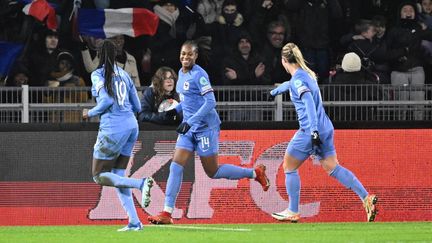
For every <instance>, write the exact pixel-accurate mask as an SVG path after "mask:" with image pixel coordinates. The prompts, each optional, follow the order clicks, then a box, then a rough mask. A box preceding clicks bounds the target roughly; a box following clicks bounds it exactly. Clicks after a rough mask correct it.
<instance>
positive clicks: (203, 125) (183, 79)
mask: <svg viewBox="0 0 432 243" xmlns="http://www.w3.org/2000/svg"><path fill="white" fill-rule="evenodd" d="M197 58H198V46H197V44H196V43H195V42H193V41H186V42H185V43H184V44H183V45H182V48H181V51H180V62H181V65H182V67H181V69H180V71H179V75H178V82H177V85H176V90H177V93H179V95H180V103H179V105H178V106H177V107H176V111H177V112H181V111H182V112H183V122H182V123H181V124H180V125H179V126H178V128H177V133H179V136H178V138H177V143H176V148H175V152H174V158H173V160H172V162H171V165H170V173H169V177H168V181H167V189H166V192H165V207H164V210H163V211H162V212H161V213H159V215H156V216H150V217H148V220H149V222H150V223H153V224H172V223H173V221H172V218H171V213H172V212H173V209H174V205H175V201H176V198H177V194H178V192H179V191H180V186H181V183H182V180H183V168H184V166H185V165H186V162H187V161H188V160H189V159H191V158H192V156H193V155H194V151H195V150H196V151H197V153H198V155H199V156H200V159H201V163H202V166H203V167H204V171H205V172H206V174H207V175H208V176H209V177H210V178H213V179H219V178H225V179H230V180H238V179H242V178H254V179H255V180H256V181H258V182H259V183H260V184H261V186H262V187H263V190H264V191H267V190H268V188H269V186H270V183H269V180H268V178H267V176H266V175H265V166H264V165H258V166H256V167H255V169H251V168H242V167H239V166H234V165H229V164H224V165H218V155H217V153H218V149H219V146H218V145H219V144H218V142H219V131H220V123H221V122H220V120H219V115H218V113H217V112H216V110H215V106H216V100H215V96H214V94H213V89H212V86H211V84H210V81H209V78H208V75H207V73H206V72H205V71H204V69H202V68H201V67H200V66H198V65H197V64H195V61H196V59H197Z"/></svg>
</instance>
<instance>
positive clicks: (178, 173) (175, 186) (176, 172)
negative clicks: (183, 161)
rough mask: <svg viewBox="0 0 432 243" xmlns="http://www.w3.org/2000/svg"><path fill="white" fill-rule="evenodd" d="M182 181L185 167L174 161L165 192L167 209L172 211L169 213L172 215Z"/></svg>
mask: <svg viewBox="0 0 432 243" xmlns="http://www.w3.org/2000/svg"><path fill="white" fill-rule="evenodd" d="M182 181H183V166H181V165H179V164H177V163H176V162H175V161H172V162H171V165H170V173H169V176H168V181H167V187H166V191H165V209H167V208H169V209H170V210H171V212H169V213H172V209H173V208H174V205H175V202H176V199H177V195H178V193H179V191H180V187H181V184H182Z"/></svg>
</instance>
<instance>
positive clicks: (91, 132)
mask: <svg viewBox="0 0 432 243" xmlns="http://www.w3.org/2000/svg"><path fill="white" fill-rule="evenodd" d="M335 126H336V128H337V129H336V134H335V145H336V149H337V153H338V157H339V160H340V162H341V164H342V165H343V166H346V167H347V168H349V169H350V170H352V171H353V172H354V173H355V174H356V175H357V177H358V178H359V179H360V180H361V181H362V182H363V184H364V185H365V187H366V188H367V189H368V190H369V191H370V192H371V193H376V194H377V195H379V199H380V201H379V204H378V206H379V215H378V216H377V221H431V220H432V180H431V177H430V172H431V171H432V162H431V156H430V155H431V154H432V147H431V146H429V145H430V144H432V127H431V125H430V123H429V124H428V123H424V122H410V123H400V122H398V123H351V124H347V123H335ZM140 127H141V129H140V130H141V131H140V136H139V139H138V141H137V143H136V145H135V147H134V155H133V157H131V160H130V163H129V165H128V168H127V174H128V175H129V176H131V177H133V178H142V177H146V176H153V177H154V178H155V180H156V182H157V185H156V186H155V187H154V189H153V191H152V203H151V205H150V206H149V207H148V208H146V209H144V208H142V207H141V205H140V204H139V201H140V200H139V199H140V198H141V194H140V192H139V191H138V190H135V189H134V191H133V196H134V198H135V204H136V207H137V209H138V214H139V217H140V218H141V219H142V221H143V222H146V218H147V216H148V215H153V214H156V213H158V212H159V211H161V210H162V208H163V201H164V192H165V187H166V181H167V177H168V172H169V163H170V159H171V156H172V152H173V149H174V145H175V140H176V134H175V132H174V127H169V126H168V127H167V126H156V125H152V124H147V123H145V124H144V123H143V124H140ZM296 127H297V124H295V123H277V122H269V123H227V124H223V127H222V128H223V129H222V131H221V136H220V154H219V155H220V159H219V161H220V163H221V164H223V163H230V164H236V165H241V166H244V167H248V168H252V167H253V166H254V165H256V164H261V163H262V164H264V165H266V167H267V174H268V177H269V179H270V182H271V187H270V189H269V191H267V192H263V191H262V189H261V186H260V185H259V184H258V183H257V182H255V181H253V180H247V179H243V180H240V181H230V180H225V179H220V180H211V179H209V178H208V177H207V176H206V175H205V173H204V171H203V169H202V166H201V164H200V160H199V158H198V157H195V158H194V159H193V160H192V161H190V162H189V163H188V164H187V166H186V168H185V171H184V180H183V185H182V189H181V191H180V194H179V197H178V200H177V204H176V209H175V211H174V214H173V216H174V218H175V219H176V220H175V223H176V224H184V223H210V224H213V223H272V222H276V221H275V220H273V219H272V218H271V216H270V213H272V212H278V211H281V210H283V209H285V208H286V207H287V195H286V192H285V188H284V174H283V171H282V165H281V162H282V159H283V155H284V152H285V149H286V145H287V143H288V141H289V140H290V138H291V137H292V136H293V134H294V133H295V131H296V130H295V129H296ZM389 127H392V128H389ZM96 134H97V124H92V123H83V124H0V144H2V146H0V155H1V156H0V178H1V181H0V192H1V197H0V225H80V224H124V223H126V222H127V221H126V218H127V215H126V213H125V212H124V211H123V209H122V208H121V205H120V202H119V200H118V198H117V196H116V194H115V190H114V189H113V188H108V187H101V186H99V185H97V184H95V183H94V182H93V181H92V179H91V159H92V147H93V144H94V142H95V140H96ZM299 172H300V175H301V178H302V191H301V206H300V211H301V214H302V216H303V218H302V222H348V221H349V222H352V221H354V222H357V221H365V220H366V214H365V212H364V209H363V207H362V204H361V202H360V199H359V198H358V197H357V196H356V195H355V194H354V193H353V192H351V191H350V190H347V189H345V188H344V187H343V186H342V185H340V184H338V183H337V182H336V181H335V180H334V179H333V178H331V177H329V176H328V175H326V173H325V172H324V171H323V169H321V168H320V166H319V164H316V163H314V162H313V161H310V160H308V161H306V162H305V164H304V165H303V166H302V167H301V168H300V170H299Z"/></svg>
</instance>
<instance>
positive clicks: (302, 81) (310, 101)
mask: <svg viewBox="0 0 432 243" xmlns="http://www.w3.org/2000/svg"><path fill="white" fill-rule="evenodd" d="M282 65H283V66H284V68H285V70H286V71H287V72H289V73H290V74H291V76H292V78H291V80H290V81H287V82H284V83H283V84H281V85H280V86H279V87H277V88H276V89H273V90H272V91H270V95H271V96H276V95H279V94H282V93H284V92H286V91H289V93H290V97H291V100H292V102H293V103H294V106H295V109H296V112H297V115H298V120H299V124H300V129H299V130H298V131H297V132H296V134H295V135H294V137H293V138H292V139H291V141H290V142H289V144H288V147H287V149H286V152H285V156H284V163H283V168H284V171H285V186H286V190H287V194H288V199H289V207H288V208H287V209H286V210H284V211H282V212H280V213H273V214H272V216H273V217H274V218H275V219H278V220H281V221H291V222H297V221H298V220H299V219H300V214H299V203H300V177H299V174H298V172H297V169H298V168H299V167H300V166H301V165H302V163H303V162H304V161H305V160H306V159H307V158H308V157H309V156H310V155H314V156H316V158H317V159H319V161H320V163H321V165H322V167H323V168H324V170H325V171H326V172H327V173H328V174H329V175H330V176H332V177H334V178H335V179H336V180H338V181H339V182H340V183H342V184H343V185H344V186H345V187H347V188H349V189H351V190H353V191H354V192H355V193H356V194H357V195H358V196H359V197H360V199H361V200H363V206H364V208H365V209H366V213H367V220H368V221H369V222H371V221H374V219H375V215H376V213H377V209H376V206H375V204H376V203H377V201H378V198H377V197H376V196H375V195H369V194H368V192H367V191H366V189H365V188H364V187H363V185H362V184H361V182H360V181H359V180H358V179H357V177H356V176H355V175H354V174H353V173H352V172H351V171H349V170H348V169H346V168H344V167H342V166H341V165H339V162H338V159H337V156H336V150H335V147H334V144H333V133H334V128H333V124H332V122H331V121H330V119H329V118H328V116H327V114H326V113H325V111H324V107H323V104H322V100H321V94H320V90H319V87H318V83H317V79H316V75H315V73H314V72H313V71H312V70H310V69H309V68H308V67H307V66H306V64H305V61H304V58H303V55H302V53H301V52H300V49H299V48H298V47H297V46H296V45H295V44H293V43H288V44H286V45H285V46H284V47H283V49H282Z"/></svg>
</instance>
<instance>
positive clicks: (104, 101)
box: [88, 66, 141, 133]
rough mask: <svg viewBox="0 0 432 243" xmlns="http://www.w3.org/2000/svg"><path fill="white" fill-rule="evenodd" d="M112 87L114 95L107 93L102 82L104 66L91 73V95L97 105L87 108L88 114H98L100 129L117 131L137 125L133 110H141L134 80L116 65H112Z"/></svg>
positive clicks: (103, 79)
mask: <svg viewBox="0 0 432 243" xmlns="http://www.w3.org/2000/svg"><path fill="white" fill-rule="evenodd" d="M114 72H115V74H114V75H113V78H112V87H113V93H114V97H111V96H109V95H108V92H107V90H106V89H105V86H104V83H105V82H106V80H105V78H104V68H103V67H102V68H99V69H96V70H95V71H93V72H92V74H91V80H92V89H91V91H92V95H93V97H96V102H97V105H96V106H95V107H93V109H91V110H89V112H88V116H89V117H92V116H97V115H99V116H100V130H101V131H103V132H107V133H118V132H122V131H126V130H129V129H132V128H135V127H137V126H138V123H137V119H136V117H135V114H134V112H139V111H141V105H140V100H139V98H138V95H137V90H136V88H135V85H134V82H133V81H132V79H131V78H130V77H129V75H128V74H127V73H126V72H125V71H124V70H123V69H121V68H119V67H118V66H114Z"/></svg>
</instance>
